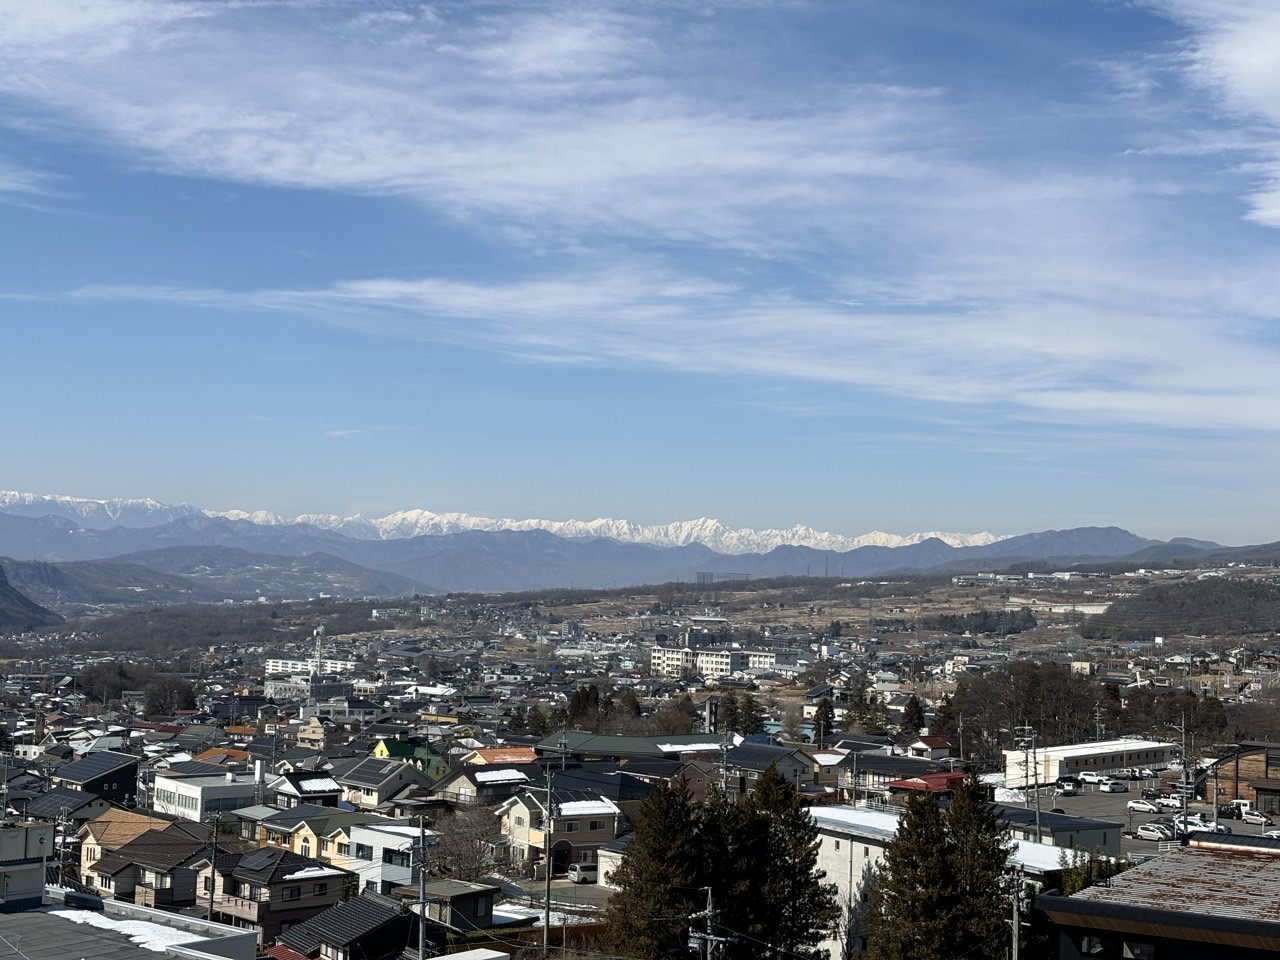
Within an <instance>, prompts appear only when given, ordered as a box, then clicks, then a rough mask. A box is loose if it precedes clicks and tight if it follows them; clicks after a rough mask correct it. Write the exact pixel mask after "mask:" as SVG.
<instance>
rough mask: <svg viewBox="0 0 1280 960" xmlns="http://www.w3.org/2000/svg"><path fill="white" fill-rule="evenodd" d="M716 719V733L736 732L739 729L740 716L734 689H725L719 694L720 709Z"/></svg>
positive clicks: (740, 724)
mask: <svg viewBox="0 0 1280 960" xmlns="http://www.w3.org/2000/svg"><path fill="white" fill-rule="evenodd" d="M716 719H717V727H718V729H717V731H716V732H717V733H737V732H738V731H739V729H741V727H742V716H741V712H740V709H739V706H738V694H737V693H736V692H735V691H733V690H727V691H725V692H724V693H722V694H721V695H720V710H719V713H718V714H717V718H716Z"/></svg>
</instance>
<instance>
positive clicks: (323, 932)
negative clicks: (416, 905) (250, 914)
mask: <svg viewBox="0 0 1280 960" xmlns="http://www.w3.org/2000/svg"><path fill="white" fill-rule="evenodd" d="M437 929H438V928H437ZM279 942H280V943H281V944H283V945H284V946H286V947H289V948H290V949H292V950H293V951H295V954H294V955H295V956H302V957H309V956H317V955H318V956H320V957H323V958H324V960H390V958H392V957H396V956H399V954H400V953H401V951H403V950H405V949H406V947H416V946H417V942H418V918H417V917H415V916H414V915H413V913H411V912H408V911H406V910H404V908H403V902H402V901H400V900H398V899H396V898H394V897H384V896H381V895H380V894H376V893H365V894H361V895H360V896H358V897H353V898H352V899H350V900H347V901H345V902H343V903H335V904H334V905H333V906H332V907H329V908H328V909H327V910H325V911H323V912H322V913H317V914H316V915H315V916H313V917H311V918H309V919H307V920H303V921H302V922H301V923H298V924H295V925H293V926H292V927H290V928H289V929H288V930H286V931H285V932H284V933H282V934H281V935H280V941H279ZM432 952H433V953H434V952H436V951H435V950H433V951H432ZM277 956H278V954H277ZM504 956H505V954H504Z"/></svg>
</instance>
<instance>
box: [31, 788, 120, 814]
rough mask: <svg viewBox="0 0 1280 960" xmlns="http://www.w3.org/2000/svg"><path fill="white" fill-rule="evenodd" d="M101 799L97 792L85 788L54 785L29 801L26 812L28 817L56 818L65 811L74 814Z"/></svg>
mask: <svg viewBox="0 0 1280 960" xmlns="http://www.w3.org/2000/svg"><path fill="white" fill-rule="evenodd" d="M101 799H102V798H101V797H99V796H98V795H97V794H96V793H89V792H87V791H85V790H72V789H70V788H68V787H54V788H53V789H52V790H47V791H45V792H44V793H42V794H41V795H40V796H38V797H36V798H35V799H34V800H32V801H31V802H30V803H28V804H27V810H26V813H27V816H28V817H38V818H40V819H42V820H55V819H57V818H58V817H60V816H62V815H63V814H64V813H66V814H73V813H75V812H76V811H77V810H79V809H80V808H81V807H86V806H88V805H89V804H91V803H96V802H98V801H99V800H101Z"/></svg>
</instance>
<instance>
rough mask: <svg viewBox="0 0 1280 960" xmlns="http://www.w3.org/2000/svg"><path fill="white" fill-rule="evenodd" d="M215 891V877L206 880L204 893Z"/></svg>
mask: <svg viewBox="0 0 1280 960" xmlns="http://www.w3.org/2000/svg"><path fill="white" fill-rule="evenodd" d="M212 889H213V877H205V878H204V892H205V893H208V892H209V891H211V890H212Z"/></svg>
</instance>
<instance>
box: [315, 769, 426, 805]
mask: <svg viewBox="0 0 1280 960" xmlns="http://www.w3.org/2000/svg"><path fill="white" fill-rule="evenodd" d="M333 778H334V779H335V780H337V781H338V783H339V784H341V785H342V787H343V789H344V791H345V793H346V796H345V797H344V799H345V800H347V802H348V803H350V804H352V805H353V806H356V807H359V808H361V809H363V810H373V809H375V808H377V807H379V806H381V805H382V804H384V803H386V802H387V801H388V800H391V799H392V798H394V797H396V796H398V795H399V794H401V793H404V792H405V791H407V790H409V789H411V788H413V787H429V786H430V785H431V779H430V778H429V777H428V776H427V775H426V774H425V773H423V772H422V771H421V770H419V769H418V768H417V767H415V766H413V765H412V764H408V763H405V762H404V761H402V760H381V759H379V758H377V757H366V758H364V759H363V760H358V761H356V762H355V763H353V764H346V765H343V767H337V766H335V768H334V770H333Z"/></svg>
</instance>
